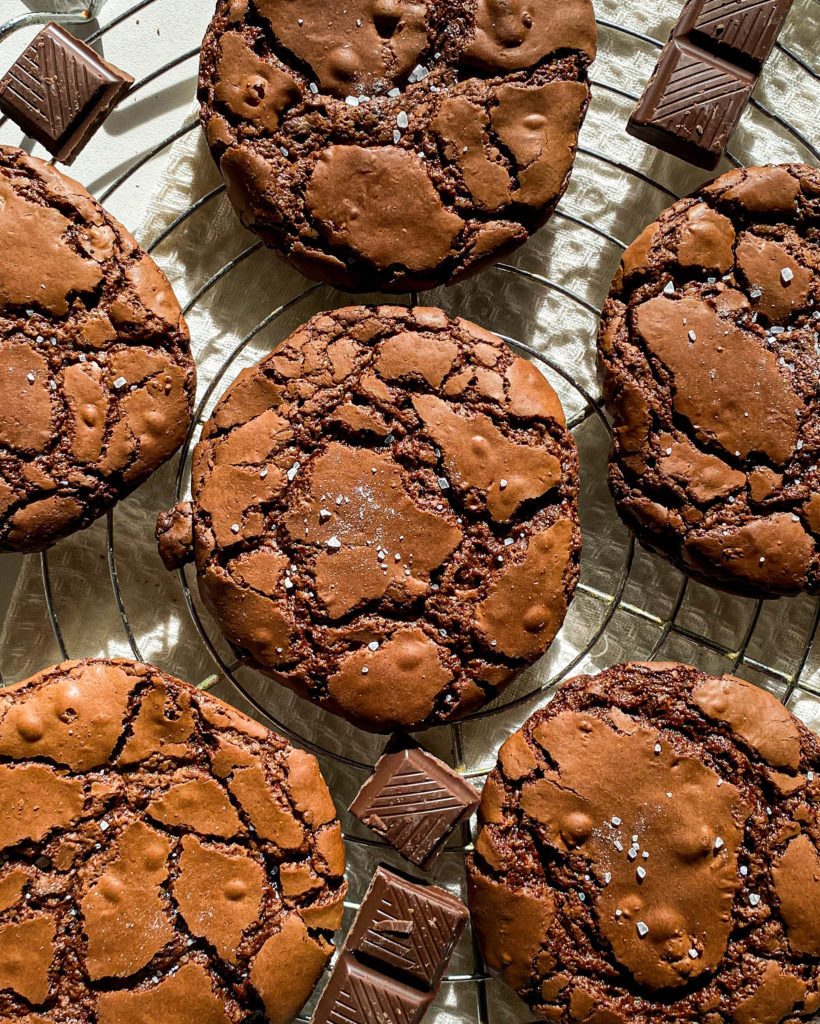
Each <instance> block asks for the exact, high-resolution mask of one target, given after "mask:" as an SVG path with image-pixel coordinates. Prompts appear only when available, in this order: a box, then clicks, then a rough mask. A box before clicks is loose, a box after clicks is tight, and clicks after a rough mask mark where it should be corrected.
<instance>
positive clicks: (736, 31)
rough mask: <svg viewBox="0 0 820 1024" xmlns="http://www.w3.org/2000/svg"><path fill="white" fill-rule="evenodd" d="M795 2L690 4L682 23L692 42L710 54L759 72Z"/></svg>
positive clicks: (704, 0)
mask: <svg viewBox="0 0 820 1024" xmlns="http://www.w3.org/2000/svg"><path fill="white" fill-rule="evenodd" d="M792 2H793V0H690V2H689V3H688V4H687V6H686V9H685V11H684V14H683V15H682V17H681V22H683V21H684V20H689V21H690V27H689V28H688V34H689V38H690V39H691V40H692V42H693V43H696V44H697V45H698V46H702V47H703V49H704V50H708V51H709V53H713V54H716V55H717V56H719V57H725V58H726V59H727V60H730V61H732V62H733V63H735V64H737V65H738V66H739V67H743V68H747V69H748V70H750V71H759V70H760V68H761V67H762V66H763V62H764V61H765V60H766V58H767V57H768V56H769V53H770V52H771V49H772V47H773V46H774V44H775V40H776V39H777V34H778V32H779V31H780V29H781V27H782V25H783V22H784V21H785V20H786V15H787V14H788V13H789V10H790V9H791V6H792Z"/></svg>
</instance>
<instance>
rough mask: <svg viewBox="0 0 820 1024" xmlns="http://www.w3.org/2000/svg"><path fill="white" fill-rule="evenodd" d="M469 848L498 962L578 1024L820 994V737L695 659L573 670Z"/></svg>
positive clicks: (671, 1023) (684, 1015)
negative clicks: (587, 672)
mask: <svg viewBox="0 0 820 1024" xmlns="http://www.w3.org/2000/svg"><path fill="white" fill-rule="evenodd" d="M480 815H481V817H480V824H481V828H480V831H479V834H478V838H477V839H476V843H475V854H474V855H471V857H470V859H469V863H468V892H469V900H470V909H471V912H472V917H473V927H474V928H475V930H476V932H477V934H478V937H479V941H480V945H481V948H482V951H483V954H484V958H485V960H486V962H487V965H488V966H489V967H490V969H491V970H493V971H497V972H500V974H501V976H502V978H503V979H504V980H505V981H506V982H507V983H508V984H509V985H511V986H512V988H514V989H515V990H516V991H517V992H518V994H519V995H520V996H521V997H522V998H523V999H525V1000H526V1002H527V1003H528V1004H529V1006H530V1007H531V1008H532V1010H533V1011H534V1012H535V1013H538V1014H540V1015H541V1016H543V1017H545V1018H546V1019H547V1020H551V1021H556V1022H561V1024H571V1022H572V1024H576V1022H584V1024H650V1022H651V1024H683V1022H686V1024H701V1022H702V1024H778V1022H780V1021H782V1020H786V1019H788V1021H790V1022H792V1024H793V1022H795V1021H796V1020H797V1018H798V1017H801V1016H810V1015H811V1014H813V1013H814V1012H816V1011H817V1010H818V1009H820V743H819V742H818V739H817V737H816V736H814V735H813V734H812V733H811V732H809V730H808V729H807V728H806V727H805V726H804V725H803V724H802V723H801V722H799V721H798V720H797V719H796V718H795V717H794V716H793V715H791V714H790V713H789V712H788V711H787V710H786V709H785V708H784V707H783V705H782V704H780V703H779V702H778V701H777V700H776V699H775V698H774V697H773V696H771V695H770V694H769V693H767V692H765V691H764V690H760V689H758V688H757V687H755V686H752V685H751V684H750V683H745V682H742V681H741V680H739V679H735V678H734V677H732V676H722V677H720V678H716V677H714V676H708V675H705V674H704V673H703V672H699V671H698V670H697V669H695V668H691V667H690V666H688V665H675V664H628V665H617V666H615V667H614V668H611V669H608V670H607V671H606V672H602V673H600V674H599V675H596V676H581V677H579V678H577V679H573V680H570V681H569V682H567V683H564V684H563V685H562V686H561V687H560V688H559V689H558V691H557V692H556V695H555V699H554V700H553V701H552V703H551V704H550V705H549V706H548V707H547V708H544V709H543V710H541V711H537V712H536V713H535V714H534V715H533V716H532V717H531V718H530V719H529V720H528V721H527V722H525V723H524V725H523V726H522V728H521V729H520V730H519V731H518V732H516V733H514V734H513V735H512V736H511V737H510V738H509V739H508V740H507V742H506V743H505V744H504V745H503V746H502V747H501V750H500V752H499V760H498V766H497V767H496V769H495V770H494V771H493V772H491V774H490V775H489V777H488V779H487V784H486V786H485V788H484V795H483V798H482V803H481V812H480Z"/></svg>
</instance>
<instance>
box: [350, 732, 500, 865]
mask: <svg viewBox="0 0 820 1024" xmlns="http://www.w3.org/2000/svg"><path fill="white" fill-rule="evenodd" d="M480 799H481V795H480V794H479V792H478V791H477V790H476V789H475V788H474V787H473V786H471V785H470V784H469V782H466V781H465V780H464V779H462V778H461V776H460V775H458V774H457V773H456V772H454V771H453V769H452V768H450V767H449V766H448V765H446V764H444V762H443V761H439V760H438V758H436V757H433V755H432V754H429V753H428V752H427V751H426V750H423V749H422V748H421V747H418V746H412V747H408V748H406V749H400V750H395V749H392V750H391V748H390V747H388V749H387V752H386V753H385V754H383V755H382V757H381V758H380V759H379V761H378V763H377V764H376V767H375V769H374V770H373V774H372V775H371V776H370V778H369V779H368V780H367V782H365V784H364V785H363V786H362V788H361V790H359V793H358V795H357V796H356V799H355V800H354V801H353V803H352V804H351V805H350V811H351V813H352V814H355V815H356V817H357V818H358V819H359V821H361V822H363V823H364V824H365V825H367V826H368V827H369V828H372V829H373V831H374V832H377V833H378V834H379V835H380V836H382V837H383V838H384V839H385V840H386V841H387V842H388V843H390V845H391V846H393V847H395V849H397V850H398V851H399V853H401V854H402V856H404V857H406V858H407V859H408V860H409V861H411V863H413V864H416V865H417V866H418V867H421V868H424V869H425V870H429V869H430V868H431V867H432V865H433V864H434V863H435V861H436V860H437V859H438V857H439V854H440V853H441V851H442V850H443V849H444V845H445V843H446V842H447V839H448V838H449V836H450V835H451V833H452V831H453V829H454V828H455V827H456V825H458V824H459V823H460V822H462V821H464V820H465V819H466V818H468V817H469V816H470V815H471V814H472V813H473V811H475V809H476V807H478V804H479V801H480Z"/></svg>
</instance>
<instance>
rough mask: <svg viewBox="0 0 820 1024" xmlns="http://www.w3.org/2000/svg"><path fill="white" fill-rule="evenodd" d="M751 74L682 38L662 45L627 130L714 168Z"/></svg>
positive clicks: (750, 84)
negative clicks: (661, 51) (657, 59)
mask: <svg viewBox="0 0 820 1024" xmlns="http://www.w3.org/2000/svg"><path fill="white" fill-rule="evenodd" d="M754 83H755V77H754V75H752V74H751V73H750V72H748V71H743V70H742V69H741V68H737V67H735V66H734V65H732V64H729V63H727V62H726V61H724V60H721V59H720V58H719V57H713V56H712V55H711V54H708V53H705V52H703V51H701V50H698V49H697V48H696V47H694V46H691V45H690V44H689V43H687V42H686V41H685V40H683V39H676V38H673V39H671V40H670V41H669V43H668V44H667V45H666V47H665V49H664V51H663V53H662V54H661V58H660V60H659V61H658V65H657V67H656V68H655V71H654V73H653V75H652V78H651V79H650V80H649V84H648V85H647V87H646V89H645V90H644V94H643V96H642V97H641V100H640V102H639V103H638V106H637V107H636V108H635V110H634V111H633V112H632V115H631V116H630V118H629V124H628V126H627V131H628V132H629V134H630V135H633V136H635V137H636V138H639V139H642V140H643V141H644V142H649V143H650V144H651V145H653V146H656V147H657V148H658V149H663V150H665V151H666V152H668V153H672V154H673V155H674V156H678V157H681V158H682V159H683V160H688V161H689V163H693V164H696V165H697V166H698V167H704V168H706V169H707V170H712V169H714V168H715V167H716V166H717V164H718V161H719V160H720V157H721V155H722V153H723V150H724V148H725V146H726V143H727V142H728V140H729V136H730V135H731V134H732V132H733V131H734V128H735V126H736V125H737V122H738V121H739V120H740V115H741V114H742V113H743V109H744V107H745V106H746V103H747V101H748V99H749V96H750V95H751V92H752V88H753V87H754Z"/></svg>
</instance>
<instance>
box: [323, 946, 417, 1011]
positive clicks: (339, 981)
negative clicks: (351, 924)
mask: <svg viewBox="0 0 820 1024" xmlns="http://www.w3.org/2000/svg"><path fill="white" fill-rule="evenodd" d="M431 1001H432V996H431V995H429V994H428V993H426V992H419V991H417V990H416V989H414V988H410V986H409V985H404V984H402V982H400V981H396V980H395V979H394V978H390V977H388V976H387V975H384V974H379V973H378V972H376V971H374V970H371V969H370V968H369V967H365V966H364V964H360V963H359V962H358V961H357V960H356V958H355V957H354V956H353V955H352V954H351V953H342V955H341V957H340V958H339V960H338V962H337V963H336V965H335V967H334V968H333V973H332V974H331V975H330V978H329V979H328V982H327V985H326V986H325V990H324V992H322V995H321V998H320V999H319V1002H318V1004H317V1006H316V1011H315V1012H314V1014H313V1022H312V1024H376V1022H378V1024H419V1021H420V1020H421V1019H422V1017H423V1016H424V1014H425V1011H426V1010H427V1007H428V1006H429V1005H430V1002H431Z"/></svg>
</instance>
